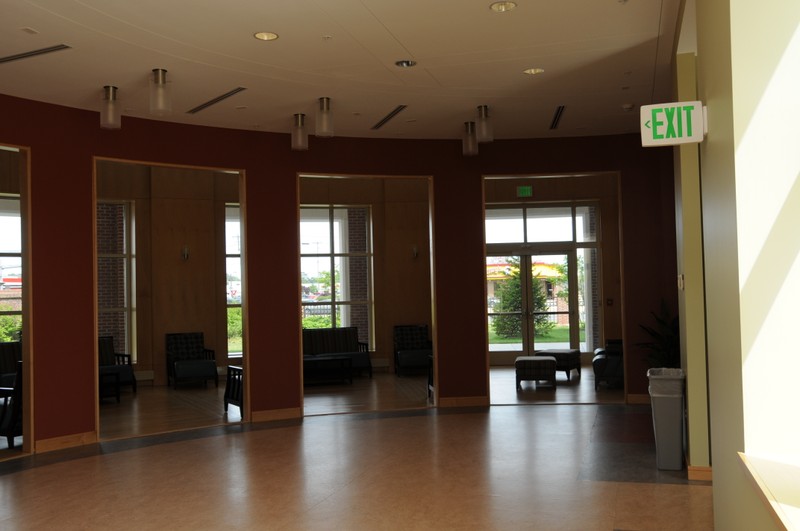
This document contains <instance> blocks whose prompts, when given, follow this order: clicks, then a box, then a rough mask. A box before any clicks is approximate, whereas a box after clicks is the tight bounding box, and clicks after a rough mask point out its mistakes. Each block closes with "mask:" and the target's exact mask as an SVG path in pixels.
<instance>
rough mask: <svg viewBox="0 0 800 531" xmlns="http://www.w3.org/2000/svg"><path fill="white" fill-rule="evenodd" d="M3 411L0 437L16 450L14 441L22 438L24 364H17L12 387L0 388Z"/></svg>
mask: <svg viewBox="0 0 800 531" xmlns="http://www.w3.org/2000/svg"><path fill="white" fill-rule="evenodd" d="M0 398H2V399H3V411H2V413H0V436H2V437H5V438H6V440H7V441H8V447H9V448H14V439H15V438H16V437H20V436H22V362H21V361H18V362H17V370H16V372H15V375H14V384H13V386H12V387H0Z"/></svg>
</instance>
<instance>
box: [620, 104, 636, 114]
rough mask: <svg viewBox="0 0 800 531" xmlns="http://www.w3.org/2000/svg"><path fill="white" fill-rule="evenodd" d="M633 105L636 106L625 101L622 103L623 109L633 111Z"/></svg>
mask: <svg viewBox="0 0 800 531" xmlns="http://www.w3.org/2000/svg"><path fill="white" fill-rule="evenodd" d="M633 107H634V105H633V103H623V104H622V110H623V111H625V112H631V111H632V110H633Z"/></svg>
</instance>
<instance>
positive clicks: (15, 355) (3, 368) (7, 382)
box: [0, 341, 22, 387]
mask: <svg viewBox="0 0 800 531" xmlns="http://www.w3.org/2000/svg"><path fill="white" fill-rule="evenodd" d="M20 361H22V343H20V342H19V341H4V342H2V343H0V387H13V386H14V378H15V377H16V375H17V363H18V362H20Z"/></svg>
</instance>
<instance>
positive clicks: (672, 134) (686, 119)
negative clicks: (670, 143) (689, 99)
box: [651, 105, 694, 140]
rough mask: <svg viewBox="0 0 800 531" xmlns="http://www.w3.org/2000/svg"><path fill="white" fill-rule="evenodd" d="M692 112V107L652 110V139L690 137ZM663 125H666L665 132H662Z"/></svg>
mask: <svg viewBox="0 0 800 531" xmlns="http://www.w3.org/2000/svg"><path fill="white" fill-rule="evenodd" d="M692 111H694V105H683V106H681V107H661V108H654V109H652V111H651V113H652V114H651V117H652V120H651V123H652V128H653V139H654V140H660V139H664V138H683V137H684V136H687V137H690V136H692ZM661 115H663V117H661ZM664 125H666V131H665V130H664Z"/></svg>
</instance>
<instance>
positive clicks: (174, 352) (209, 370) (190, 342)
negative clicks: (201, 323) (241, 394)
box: [166, 332, 219, 389]
mask: <svg viewBox="0 0 800 531" xmlns="http://www.w3.org/2000/svg"><path fill="white" fill-rule="evenodd" d="M166 342H167V344H166V348H167V384H172V385H173V386H174V387H175V388H176V389H177V388H178V383H179V382H181V383H183V382H192V381H194V382H203V384H205V383H206V382H207V381H208V380H213V381H214V385H216V386H217V387H219V376H218V374H217V362H216V359H215V357H214V351H213V350H212V349H210V348H206V347H205V342H204V339H203V333H202V332H183V333H177V334H167V336H166Z"/></svg>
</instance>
